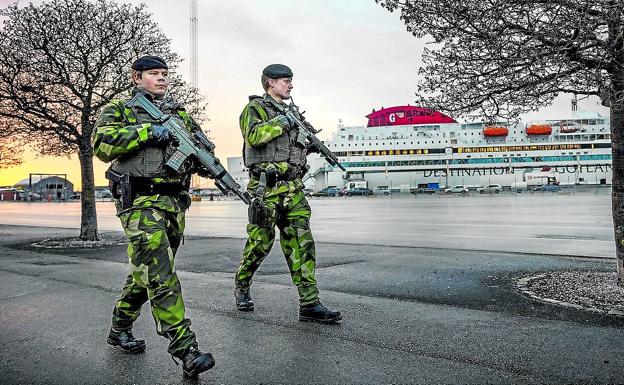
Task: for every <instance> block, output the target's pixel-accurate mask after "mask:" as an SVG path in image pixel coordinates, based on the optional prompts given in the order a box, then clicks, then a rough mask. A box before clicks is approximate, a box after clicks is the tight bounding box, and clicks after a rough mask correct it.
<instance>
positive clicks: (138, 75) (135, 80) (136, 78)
mask: <svg viewBox="0 0 624 385" xmlns="http://www.w3.org/2000/svg"><path fill="white" fill-rule="evenodd" d="M139 80H141V71H136V70H132V84H134V85H137V84H138V82H139Z"/></svg>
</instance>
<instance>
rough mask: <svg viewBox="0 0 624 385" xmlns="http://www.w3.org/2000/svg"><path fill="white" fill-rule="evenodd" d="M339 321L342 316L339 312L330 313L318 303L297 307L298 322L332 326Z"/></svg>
mask: <svg viewBox="0 0 624 385" xmlns="http://www.w3.org/2000/svg"><path fill="white" fill-rule="evenodd" d="M341 320H342V315H340V312H339V311H331V310H329V309H328V308H326V307H325V306H323V304H322V303H320V302H317V303H313V304H311V305H302V306H300V307H299V321H304V322H320V323H323V324H332V323H338V322H340V321H341Z"/></svg>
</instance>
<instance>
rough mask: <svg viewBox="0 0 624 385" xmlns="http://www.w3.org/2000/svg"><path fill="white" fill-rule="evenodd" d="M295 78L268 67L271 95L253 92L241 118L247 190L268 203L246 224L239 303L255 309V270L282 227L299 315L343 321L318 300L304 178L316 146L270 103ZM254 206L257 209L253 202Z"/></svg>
mask: <svg viewBox="0 0 624 385" xmlns="http://www.w3.org/2000/svg"><path fill="white" fill-rule="evenodd" d="M292 76H293V75H292V71H291V70H290V68H288V67H287V66H285V65H282V64H272V65H269V66H268V67H266V68H265V69H264V71H263V72H262V78H261V81H262V86H263V88H264V90H265V92H266V93H265V94H264V96H250V97H249V103H248V104H247V106H245V109H244V110H243V112H242V114H241V116H240V128H241V131H242V134H243V138H244V141H245V144H244V153H243V157H244V160H245V166H246V167H248V168H249V171H250V181H249V184H248V186H247V189H248V191H249V192H250V193H251V194H252V195H254V196H256V197H258V198H259V199H261V200H262V201H263V202H262V206H263V207H261V208H260V209H258V210H259V211H261V212H262V213H261V214H260V215H250V223H249V224H248V225H247V234H248V239H247V243H246V245H245V249H244V250H243V256H242V259H241V262H240V266H239V268H238V271H237V272H236V277H235V286H236V287H235V297H236V306H237V308H238V309H239V310H241V311H252V310H253V309H254V303H253V301H252V300H251V295H250V290H249V287H250V285H251V281H252V277H253V274H254V272H255V271H256V270H257V269H258V267H259V266H260V264H261V263H262V261H263V260H264V258H265V257H266V256H267V255H268V253H269V252H270V251H271V248H272V246H273V241H274V240H275V226H277V227H278V229H279V231H280V244H281V247H282V251H283V252H284V256H285V257H286V262H287V264H288V268H289V270H290V274H291V278H292V281H293V283H294V284H295V285H296V286H297V290H298V292H299V303H300V308H299V319H300V320H301V321H316V322H321V323H334V322H338V321H340V320H341V319H342V316H341V315H340V312H335V311H330V310H328V309H327V308H326V307H325V306H323V305H322V304H321V303H320V301H319V298H318V294H319V292H318V288H317V285H316V278H315V276H314V270H315V263H316V262H315V248H314V239H313V238H312V233H311V231H310V214H311V212H310V206H309V205H308V202H307V200H306V198H305V196H304V193H303V182H302V180H301V178H302V177H303V175H304V174H305V172H306V170H307V167H306V155H307V153H308V151H309V150H311V149H306V148H301V147H299V146H298V145H296V144H295V141H294V137H295V136H296V127H295V125H294V122H291V121H289V120H288V118H287V117H286V116H285V115H280V114H278V112H277V111H276V110H275V109H274V108H272V107H271V105H270V104H269V103H268V101H267V100H268V98H273V99H274V100H275V101H277V102H278V103H283V100H287V99H289V98H290V91H291V90H292V88H293V87H292ZM251 207H252V208H251V210H253V207H254V205H253V203H252V206H251ZM250 213H251V211H250ZM256 214H257V213H256ZM252 217H253V218H254V219H252ZM258 218H260V219H258Z"/></svg>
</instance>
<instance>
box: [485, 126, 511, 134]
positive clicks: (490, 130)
mask: <svg viewBox="0 0 624 385" xmlns="http://www.w3.org/2000/svg"><path fill="white" fill-rule="evenodd" d="M508 134H509V130H508V129H507V127H485V128H484V129H483V135H484V136H507V135H508Z"/></svg>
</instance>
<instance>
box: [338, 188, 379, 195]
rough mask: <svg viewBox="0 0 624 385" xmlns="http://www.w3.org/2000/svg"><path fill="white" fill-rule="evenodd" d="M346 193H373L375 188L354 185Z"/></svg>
mask: <svg viewBox="0 0 624 385" xmlns="http://www.w3.org/2000/svg"><path fill="white" fill-rule="evenodd" d="M345 195H346V196H348V197H350V196H353V195H373V190H371V189H369V188H366V187H354V188H352V189H351V190H347V191H346V192H345Z"/></svg>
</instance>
